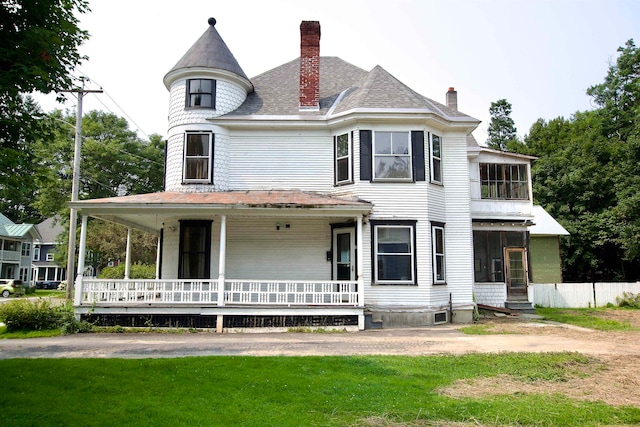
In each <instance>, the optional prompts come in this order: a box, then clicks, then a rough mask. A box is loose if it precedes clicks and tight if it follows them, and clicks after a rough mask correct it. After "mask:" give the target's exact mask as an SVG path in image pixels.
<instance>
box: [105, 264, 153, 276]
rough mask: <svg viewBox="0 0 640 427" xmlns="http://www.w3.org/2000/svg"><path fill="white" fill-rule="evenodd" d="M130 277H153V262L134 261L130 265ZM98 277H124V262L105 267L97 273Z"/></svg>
mask: <svg viewBox="0 0 640 427" xmlns="http://www.w3.org/2000/svg"><path fill="white" fill-rule="evenodd" d="M129 273H130V274H129V278H130V279H154V278H155V277H156V266H155V264H142V263H138V262H137V263H135V264H132V265H131V271H130V272H129ZM98 278H100V279H124V264H120V265H117V266H115V267H105V268H103V269H102V270H101V271H100V274H99V275H98Z"/></svg>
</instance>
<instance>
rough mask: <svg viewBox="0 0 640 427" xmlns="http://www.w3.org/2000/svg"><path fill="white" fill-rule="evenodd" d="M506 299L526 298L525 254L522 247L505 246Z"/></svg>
mask: <svg viewBox="0 0 640 427" xmlns="http://www.w3.org/2000/svg"><path fill="white" fill-rule="evenodd" d="M505 260H506V263H505V264H506V272H505V273H506V282H507V300H525V301H526V300H528V295H527V255H526V252H525V249H524V248H506V249H505Z"/></svg>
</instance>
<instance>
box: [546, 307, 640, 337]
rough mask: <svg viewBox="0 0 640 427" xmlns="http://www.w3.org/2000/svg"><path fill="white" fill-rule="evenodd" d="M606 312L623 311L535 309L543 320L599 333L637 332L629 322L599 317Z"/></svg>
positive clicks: (604, 309)
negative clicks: (594, 330)
mask: <svg viewBox="0 0 640 427" xmlns="http://www.w3.org/2000/svg"><path fill="white" fill-rule="evenodd" d="M608 310H624V309H621V308H543V307H538V308H536V314H539V315H540V316H542V317H543V318H544V320H551V321H554V322H560V323H567V324H570V325H575V326H581V327H583V328H590V329H596V330H599V331H634V330H638V329H637V328H634V327H632V326H631V324H629V322H618V321H616V320H612V319H604V318H603V317H601V315H602V314H603V313H605V312H606V311H608Z"/></svg>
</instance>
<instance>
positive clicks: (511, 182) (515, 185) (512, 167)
mask: <svg viewBox="0 0 640 427" xmlns="http://www.w3.org/2000/svg"><path fill="white" fill-rule="evenodd" d="M527 176H528V173H527V165H526V164H496V163H480V185H481V187H482V198H483V199H517V200H528V199H529V183H528V178H527Z"/></svg>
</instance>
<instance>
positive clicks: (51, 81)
mask: <svg viewBox="0 0 640 427" xmlns="http://www.w3.org/2000/svg"><path fill="white" fill-rule="evenodd" d="M88 10H89V8H88V3H87V2H86V1H84V0H64V1H63V0H38V1H36V0H7V1H3V2H2V7H0V22H1V23H2V24H0V40H2V43H0V182H1V183H2V184H0V197H2V200H1V201H0V207H1V208H2V209H3V211H5V212H6V213H7V214H8V216H9V217H10V218H12V219H13V220H17V221H26V220H37V219H39V218H37V213H36V212H34V211H33V210H32V209H31V208H30V207H29V206H28V205H27V204H26V203H25V200H26V199H27V198H29V197H31V196H32V195H33V192H34V191H35V185H34V181H33V179H32V178H33V175H34V174H33V170H32V169H31V168H30V166H31V165H32V164H33V157H32V156H33V153H32V150H31V144H32V142H33V141H34V140H35V139H36V137H37V136H39V135H40V134H41V133H42V132H43V131H44V130H43V129H42V126H43V122H42V116H43V114H42V112H41V111H40V109H39V108H38V107H37V105H36V104H35V102H34V101H33V100H32V99H30V98H29V97H25V96H24V95H25V94H28V93H32V92H34V91H38V92H42V93H50V92H52V91H56V90H60V89H68V88H70V87H71V86H72V84H73V79H72V75H71V72H72V70H73V69H74V68H75V67H76V66H77V65H78V64H80V63H81V61H82V60H83V59H84V58H83V57H82V56H80V54H79V53H78V48H79V46H80V45H81V44H82V43H83V42H84V40H86V39H87V38H88V33H87V32H86V31H83V30H81V29H80V28H79V27H78V22H79V21H78V18H77V14H82V13H85V12H87V11H88Z"/></svg>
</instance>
